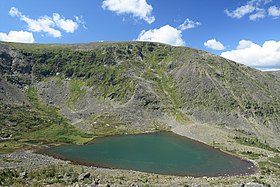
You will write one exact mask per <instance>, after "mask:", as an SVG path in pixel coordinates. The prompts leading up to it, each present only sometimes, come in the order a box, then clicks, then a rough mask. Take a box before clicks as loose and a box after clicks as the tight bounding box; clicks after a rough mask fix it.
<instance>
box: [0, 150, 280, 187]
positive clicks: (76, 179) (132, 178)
mask: <svg viewBox="0 0 280 187" xmlns="http://www.w3.org/2000/svg"><path fill="white" fill-rule="evenodd" d="M257 178H258V176H257V175H255V176H233V177H200V178H193V177H177V176H165V175H157V174H150V173H144V172H137V171H129V170H120V169H104V168H96V167H87V166H80V165H73V164H71V163H70V162H67V161H62V160H59V159H55V158H52V157H49V156H45V155H40V154H36V153H34V152H32V151H18V152H14V153H11V154H3V155H0V186H7V185H9V184H11V185H12V186H77V187H78V186H79V187H80V186H100V187H101V186H103V187H104V186H106V187H109V186H146V187H148V186H149V187H150V186H196V187H198V186H201V187H202V186H236V187H263V186H266V185H265V184H261V183H259V182H258V181H257ZM274 180H275V181H273V179H272V181H271V186H279V184H280V183H279V181H277V180H276V179H274Z"/></svg>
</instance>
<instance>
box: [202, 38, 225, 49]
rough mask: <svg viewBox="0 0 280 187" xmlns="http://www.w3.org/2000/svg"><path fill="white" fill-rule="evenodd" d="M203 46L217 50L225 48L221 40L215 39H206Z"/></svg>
mask: <svg viewBox="0 0 280 187" xmlns="http://www.w3.org/2000/svg"><path fill="white" fill-rule="evenodd" d="M204 46H205V47H208V48H210V49H213V50H217V51H221V50H224V49H225V46H224V45H223V44H222V43H221V42H219V41H217V40H216V39H211V40H208V41H207V42H204Z"/></svg>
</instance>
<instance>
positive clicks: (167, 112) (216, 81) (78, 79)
mask: <svg viewBox="0 0 280 187" xmlns="http://www.w3.org/2000/svg"><path fill="white" fill-rule="evenodd" d="M0 72H1V77H0V100H1V104H0V106H1V118H0V126H1V129H2V130H1V131H2V132H1V136H2V137H1V138H7V137H13V136H16V135H19V134H20V135H21V131H22V128H21V127H19V128H17V127H18V126H19V125H20V124H21V125H23V124H22V123H19V121H23V123H28V122H30V121H33V123H32V124H31V125H28V126H27V127H26V128H27V129H26V128H24V129H25V130H24V131H25V132H28V131H29V130H30V131H32V132H37V130H39V129H40V130H41V129H44V128H47V127H50V126H51V125H57V126H59V125H60V124H64V125H66V124H72V125H74V126H75V127H77V129H76V128H75V129H76V130H77V131H79V132H78V134H79V133H80V131H81V132H88V133H90V134H92V135H108V134H121V133H140V132H145V131H154V130H163V129H170V128H172V127H175V126H178V125H188V124H193V123H194V124H201V123H207V124H209V125H218V126H220V127H222V128H224V129H227V130H229V131H231V132H233V134H234V133H235V132H239V133H240V134H241V135H244V136H248V135H250V136H252V137H257V138H258V139H260V140H262V141H268V142H270V143H272V144H273V146H276V147H277V146H279V138H280V137H279V132H280V125H279V124H280V94H279V91H280V82H279V79H277V78H276V77H275V76H274V75H270V74H267V73H263V72H261V71H258V70H255V69H252V68H249V67H246V66H243V65H240V64H237V63H235V62H232V61H229V60H227V59H224V58H221V57H219V56H216V55H212V54H209V53H206V52H203V51H199V50H196V49H191V48H186V47H172V46H169V45H164V44H158V43H149V42H119V43H89V44H77V45H74V44H73V45H39V44H16V43H0ZM18 113H21V114H22V115H20V119H17V117H16V116H19V115H18ZM25 113H28V115H25ZM53 114H55V115H57V116H56V117H57V118H59V119H60V120H56V119H53V116H54V115H53ZM36 116H37V118H38V119H36V120H35V122H34V120H32V119H34V118H36ZM25 118H28V119H25ZM42 121H43V123H42ZM48 122H49V123H48ZM50 123H51V124H50ZM42 124H43V125H42ZM44 125H45V126H46V127H44ZM67 127H69V126H67ZM186 128H187V126H186ZM79 129H80V130H79ZM206 133H207V132H206ZM19 137H20V136H19ZM37 138H38V137H37ZM83 138H84V139H86V137H83ZM35 139H36V138H35ZM68 141H71V140H68Z"/></svg>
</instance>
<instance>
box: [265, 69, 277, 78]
mask: <svg viewBox="0 0 280 187" xmlns="http://www.w3.org/2000/svg"><path fill="white" fill-rule="evenodd" d="M267 73H270V74H272V75H275V76H277V77H280V70H278V71H268V72H267Z"/></svg>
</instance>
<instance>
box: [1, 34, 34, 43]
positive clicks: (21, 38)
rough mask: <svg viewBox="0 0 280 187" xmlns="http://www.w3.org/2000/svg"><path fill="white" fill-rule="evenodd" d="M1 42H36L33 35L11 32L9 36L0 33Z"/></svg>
mask: <svg viewBox="0 0 280 187" xmlns="http://www.w3.org/2000/svg"><path fill="white" fill-rule="evenodd" d="M0 41H5V42H19V43H33V42H34V41H35V39H34V37H33V34H32V33H31V32H26V31H10V32H9V33H8V34H6V33H2V32H0Z"/></svg>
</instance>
